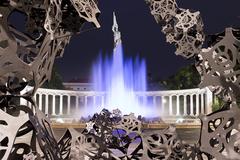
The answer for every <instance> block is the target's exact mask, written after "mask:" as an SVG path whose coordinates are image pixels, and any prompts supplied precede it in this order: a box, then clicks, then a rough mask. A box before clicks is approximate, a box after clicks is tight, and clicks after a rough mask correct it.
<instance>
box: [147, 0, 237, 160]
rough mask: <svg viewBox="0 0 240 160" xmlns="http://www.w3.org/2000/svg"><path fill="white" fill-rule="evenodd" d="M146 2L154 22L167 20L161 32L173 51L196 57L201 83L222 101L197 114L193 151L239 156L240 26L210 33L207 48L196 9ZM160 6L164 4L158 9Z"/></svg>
mask: <svg viewBox="0 0 240 160" xmlns="http://www.w3.org/2000/svg"><path fill="white" fill-rule="evenodd" d="M147 3H148V4H149V5H150V10H151V13H152V14H153V16H154V17H155V19H156V20H157V22H158V23H159V22H161V21H163V22H164V23H166V25H165V26H164V27H163V32H164V33H165V34H166V37H167V41H168V42H170V43H174V44H175V45H176V47H177V51H176V54H179V55H182V56H183V57H186V58H194V59H195V60H196V68H197V70H198V71H199V73H200V75H201V83H200V87H209V88H210V89H211V90H212V91H213V92H214V93H215V94H216V95H218V96H220V97H221V98H222V99H223V100H224V101H225V104H224V105H223V106H222V109H220V110H219V111H216V112H214V113H212V114H210V115H206V116H201V117H200V119H201V121H202V128H201V137H200V139H199V145H200V147H199V148H197V150H196V151H198V152H195V153H197V158H198V159H202V158H203V157H202V156H203V155H204V156H207V157H208V159H213V158H216V159H229V160H230V159H231V160H233V159H234V160H235V159H240V152H239V143H240V138H239V129H240V127H239V124H240V122H239V120H238V119H239V118H238V116H239V114H240V110H239V108H238V106H237V102H236V99H237V98H239V95H240V88H239V87H240V85H239V77H240V76H239V65H240V61H239V60H240V54H239V48H240V43H239V33H240V30H239V29H233V28H226V30H225V32H223V33H220V34H216V35H214V36H211V40H210V43H209V48H207V49H204V48H202V44H203V42H204V34H203V23H202V21H201V17H200V14H199V12H190V11H189V10H188V9H187V10H186V9H182V8H178V7H177V5H176V2H175V1H173V0H147ZM167 4H168V5H167ZM169 4H171V5H169ZM156 6H157V7H156ZM161 6H165V7H163V9H159V8H161ZM166 6H170V7H166ZM166 17H167V18H166ZM196 146H197V145H196ZM193 159H195V158H193Z"/></svg>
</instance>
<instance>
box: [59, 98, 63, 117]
mask: <svg viewBox="0 0 240 160" xmlns="http://www.w3.org/2000/svg"><path fill="white" fill-rule="evenodd" d="M59 105H60V111H59V112H60V113H59V114H60V115H63V95H60V99H59Z"/></svg>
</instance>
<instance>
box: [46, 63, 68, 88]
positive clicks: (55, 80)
mask: <svg viewBox="0 0 240 160" xmlns="http://www.w3.org/2000/svg"><path fill="white" fill-rule="evenodd" d="M42 88H48V89H65V88H64V85H63V82H62V77H61V75H60V74H59V72H58V70H57V67H56V65H54V66H53V69H52V76H51V80H50V81H49V82H45V83H44V84H43V86H42Z"/></svg>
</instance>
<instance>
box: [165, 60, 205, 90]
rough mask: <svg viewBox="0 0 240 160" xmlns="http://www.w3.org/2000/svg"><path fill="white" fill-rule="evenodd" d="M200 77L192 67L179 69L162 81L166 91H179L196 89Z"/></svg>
mask: <svg viewBox="0 0 240 160" xmlns="http://www.w3.org/2000/svg"><path fill="white" fill-rule="evenodd" d="M200 80H201V77H200V75H199V73H198V71H197V69H196V68H195V66H194V65H189V66H186V67H183V68H181V69H180V70H179V71H178V72H177V73H176V74H175V75H172V76H170V77H169V78H167V79H165V80H163V81H162V83H163V84H164V85H165V86H166V88H167V89H170V90H179V89H190V88H198V85H199V83H200Z"/></svg>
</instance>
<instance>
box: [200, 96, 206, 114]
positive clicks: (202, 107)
mask: <svg viewBox="0 0 240 160" xmlns="http://www.w3.org/2000/svg"><path fill="white" fill-rule="evenodd" d="M201 113H202V114H205V112H204V94H203V93H202V94H201Z"/></svg>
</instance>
